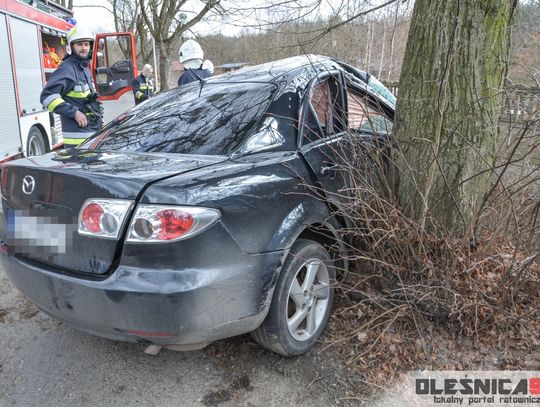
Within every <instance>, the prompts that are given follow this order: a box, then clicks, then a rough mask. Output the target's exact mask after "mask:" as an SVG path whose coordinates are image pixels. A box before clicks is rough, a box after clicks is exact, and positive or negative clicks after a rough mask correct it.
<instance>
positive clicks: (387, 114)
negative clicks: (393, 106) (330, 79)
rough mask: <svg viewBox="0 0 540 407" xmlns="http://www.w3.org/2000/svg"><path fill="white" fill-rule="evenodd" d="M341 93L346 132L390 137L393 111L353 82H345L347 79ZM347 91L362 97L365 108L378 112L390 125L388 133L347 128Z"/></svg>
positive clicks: (348, 121)
mask: <svg viewBox="0 0 540 407" xmlns="http://www.w3.org/2000/svg"><path fill="white" fill-rule="evenodd" d="M343 91H344V96H345V109H344V111H345V113H346V116H347V120H346V123H347V126H346V127H347V129H346V131H348V132H349V133H351V134H366V135H376V136H384V137H389V136H391V135H392V129H393V126H394V115H393V111H392V110H390V109H389V108H388V107H387V106H386V105H385V103H384V102H383V101H382V100H380V99H378V98H377V97H374V96H373V95H372V94H370V93H369V92H367V91H366V90H365V89H362V88H361V87H360V86H358V85H356V84H355V83H354V82H353V81H351V80H347V79H346V80H345V86H344V88H343ZM349 91H353V92H355V93H357V94H359V95H360V96H361V97H362V99H367V107H368V108H371V109H374V110H376V111H377V112H380V113H381V115H382V116H383V117H384V118H385V119H386V120H388V121H389V122H390V123H391V124H392V129H391V130H390V131H389V132H384V133H383V132H377V131H373V130H371V131H370V130H368V129H361V128H359V129H351V128H350V126H349V123H350V120H349V94H348V92H349ZM368 120H369V118H368Z"/></svg>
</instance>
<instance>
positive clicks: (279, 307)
mask: <svg viewBox="0 0 540 407" xmlns="http://www.w3.org/2000/svg"><path fill="white" fill-rule="evenodd" d="M334 276H335V270H334V265H333V262H332V259H331V258H330V255H329V254H328V252H327V250H326V249H325V248H324V247H323V246H322V245H320V244H319V243H316V242H314V241H311V240H298V241H297V242H296V243H295V244H294V245H293V247H292V248H291V251H290V253H289V255H288V256H287V259H286V260H285V263H284V265H283V268H282V270H281V274H280V276H279V279H278V282H277V284H276V288H275V290H274V295H273V297H272V303H271V305H270V310H269V311H268V315H267V316H266V319H265V320H264V322H263V323H262V325H261V326H260V327H259V328H257V329H256V330H255V331H254V332H252V336H253V338H254V339H255V341H257V342H258V343H259V344H260V345H261V346H263V347H265V348H267V349H269V350H271V351H274V352H276V353H279V354H281V355H285V356H294V355H300V354H302V353H305V352H307V351H308V350H309V349H311V348H312V347H313V345H314V344H315V341H316V340H317V339H318V338H319V337H320V336H321V334H322V332H323V330H324V327H325V326H326V323H327V322H328V318H329V316H330V310H331V308H332V303H333V300H334V289H333V287H332V284H333V282H334Z"/></svg>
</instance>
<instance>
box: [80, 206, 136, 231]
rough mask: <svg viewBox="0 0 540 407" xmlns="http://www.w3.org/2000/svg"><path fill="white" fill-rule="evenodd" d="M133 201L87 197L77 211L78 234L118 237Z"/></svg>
mask: <svg viewBox="0 0 540 407" xmlns="http://www.w3.org/2000/svg"><path fill="white" fill-rule="evenodd" d="M132 205H133V201H128V200H123V199H88V200H87V201H86V202H85V203H84V205H83V206H82V208H81V211H80V212H79V234H81V235H88V236H96V237H104V238H109V239H118V235H119V234H120V231H121V230H122V225H123V224H124V221H125V219H126V215H127V214H128V213H129V210H130V208H131V206H132Z"/></svg>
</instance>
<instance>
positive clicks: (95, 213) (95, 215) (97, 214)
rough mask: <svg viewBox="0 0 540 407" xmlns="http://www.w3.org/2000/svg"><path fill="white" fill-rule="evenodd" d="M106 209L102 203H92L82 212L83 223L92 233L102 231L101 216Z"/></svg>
mask: <svg viewBox="0 0 540 407" xmlns="http://www.w3.org/2000/svg"><path fill="white" fill-rule="evenodd" d="M104 213H105V211H104V210H103V207H102V206H101V205H100V204H97V203H91V204H90V205H88V206H86V207H85V208H84V209H83V212H82V224H83V226H84V227H85V228H86V229H87V230H88V231H89V232H91V233H99V232H101V230H102V228H101V224H100V223H101V222H100V221H101V218H102V217H103V214H104Z"/></svg>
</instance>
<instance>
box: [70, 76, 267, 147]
mask: <svg viewBox="0 0 540 407" xmlns="http://www.w3.org/2000/svg"><path fill="white" fill-rule="evenodd" d="M275 89H276V87H275V85H273V84H269V83H230V84H227V83H211V82H210V83H205V84H203V85H202V89H201V85H200V84H199V83H198V82H195V83H191V84H189V85H185V86H183V87H180V88H177V89H173V90H171V91H169V92H166V93H163V94H161V95H158V96H156V97H154V98H152V99H150V100H148V101H147V102H145V103H144V104H141V105H139V106H138V107H136V108H134V109H131V110H130V111H129V112H127V114H126V115H125V116H123V117H122V116H120V117H119V118H117V119H116V120H115V121H113V123H111V124H110V125H109V126H107V127H105V128H104V129H103V130H101V131H100V132H98V133H96V134H95V135H94V136H93V137H91V138H90V139H88V140H87V141H86V142H85V143H84V144H82V145H81V146H80V148H81V149H95V150H108V151H110V150H113V151H135V152H162V153H177V154H204V155H230V154H232V153H233V152H234V151H235V149H236V148H237V147H238V146H240V145H241V144H242V142H243V141H244V140H245V139H246V137H247V136H249V134H250V133H251V130H252V129H253V128H254V125H255V124H256V123H257V122H258V121H259V119H260V118H261V117H262V115H263V114H264V113H265V111H266V109H267V108H268V105H269V104H270V102H271V101H272V98H273V95H274V92H275Z"/></svg>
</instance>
